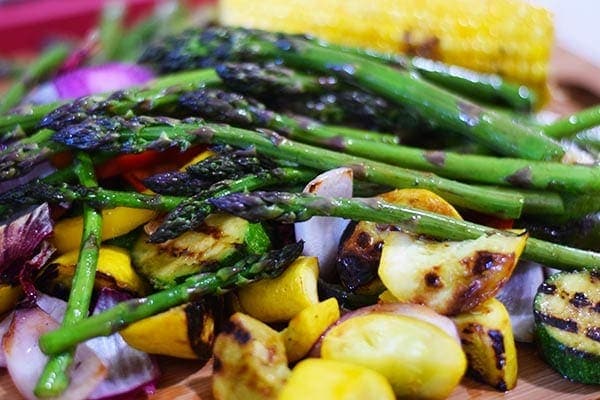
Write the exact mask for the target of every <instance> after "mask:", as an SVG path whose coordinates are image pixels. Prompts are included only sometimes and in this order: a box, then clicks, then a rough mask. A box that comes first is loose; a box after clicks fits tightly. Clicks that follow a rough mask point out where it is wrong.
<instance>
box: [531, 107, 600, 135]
mask: <svg viewBox="0 0 600 400" xmlns="http://www.w3.org/2000/svg"><path fill="white" fill-rule="evenodd" d="M595 126H600V105H598V106H594V107H590V108H586V109H585V110H582V111H579V112H576V113H575V114H571V115H569V116H567V117H564V118H561V119H559V120H558V121H555V122H553V123H551V124H549V125H546V126H544V127H543V128H542V129H543V130H544V133H545V134H546V135H548V136H550V137H552V138H554V139H565V138H569V137H571V136H573V135H575V134H576V133H579V132H581V131H584V130H586V129H590V128H593V127H595Z"/></svg>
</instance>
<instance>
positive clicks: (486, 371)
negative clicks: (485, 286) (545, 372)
mask: <svg viewBox="0 0 600 400" xmlns="http://www.w3.org/2000/svg"><path fill="white" fill-rule="evenodd" d="M452 319H453V320H454V322H455V323H456V327H457V329H458V333H459V335H460V338H461V341H462V343H463V349H464V350H465V353H466V354H467V359H468V360H469V370H470V371H471V373H472V374H473V375H474V376H475V378H477V379H479V380H481V381H483V382H485V383H488V384H490V385H492V386H493V387H495V388H497V389H498V390H501V391H506V390H510V389H512V388H514V387H515V385H516V384H517V369H518V363H517V349H516V346H515V339H514V337H513V332H512V326H511V324H510V317H509V315H508V311H507V310H506V308H505V307H504V305H503V304H502V303H501V302H500V301H499V300H496V299H494V298H491V299H489V300H487V301H486V302H484V303H483V304H481V305H480V306H478V307H476V308H475V309H473V310H471V311H469V312H466V313H462V314H459V315H457V316H455V317H453V318H452Z"/></svg>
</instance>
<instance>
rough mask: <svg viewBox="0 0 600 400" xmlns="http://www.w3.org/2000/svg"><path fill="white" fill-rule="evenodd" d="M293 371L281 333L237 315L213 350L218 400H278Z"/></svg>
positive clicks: (222, 333) (230, 321)
mask: <svg viewBox="0 0 600 400" xmlns="http://www.w3.org/2000/svg"><path fill="white" fill-rule="evenodd" d="M289 374H290V370H289V368H288V365H287V358H286V356H285V346H284V345H283V341H282V339H281V335H280V334H279V332H277V331H275V330H273V329H271V328H270V327H269V326H268V325H266V324H264V323H262V322H261V321H259V320H257V319H255V318H252V317H250V316H249V315H245V314H242V313H235V314H233V315H232V316H231V318H230V319H229V323H228V324H225V327H224V329H223V331H222V332H221V333H220V334H219V335H218V336H217V339H216V340H215V346H214V366H213V395H214V397H215V399H216V400H271V399H272V400H275V399H277V396H278V395H279V392H280V390H281V388H282V387H283V385H284V383H285V382H286V380H287V378H288V376H289Z"/></svg>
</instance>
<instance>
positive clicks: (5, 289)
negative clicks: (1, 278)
mask: <svg viewBox="0 0 600 400" xmlns="http://www.w3.org/2000/svg"><path fill="white" fill-rule="evenodd" d="M22 295H23V289H21V286H20V285H17V286H12V285H8V284H3V285H0V315H2V314H4V313H5V312H7V311H10V310H12V309H13V308H15V306H16V305H17V301H19V299H20V298H21V296H22Z"/></svg>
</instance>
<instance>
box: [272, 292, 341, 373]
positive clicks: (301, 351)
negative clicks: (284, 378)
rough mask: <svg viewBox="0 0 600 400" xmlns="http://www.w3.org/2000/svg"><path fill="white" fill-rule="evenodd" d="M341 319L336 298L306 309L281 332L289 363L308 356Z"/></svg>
mask: <svg viewBox="0 0 600 400" xmlns="http://www.w3.org/2000/svg"><path fill="white" fill-rule="evenodd" d="M339 318H340V308H339V306H338V302H337V300H336V299H335V298H329V299H327V300H325V301H322V302H320V303H317V304H314V305H312V306H309V307H306V308H305V309H304V310H302V311H300V312H299V313H298V314H297V315H296V316H295V317H294V318H292V319H291V320H290V323H289V324H288V326H287V328H285V329H284V330H283V331H282V332H281V336H282V338H283V343H284V344H285V350H286V353H287V358H288V361H289V362H296V361H298V360H300V359H301V358H302V357H304V356H306V355H307V354H308V353H309V351H310V349H311V348H312V347H313V345H314V344H315V343H316V342H317V341H318V340H319V338H320V337H321V335H322V334H323V332H325V330H327V328H329V326H331V325H332V324H333V323H334V322H335V321H337V320H338V319H339Z"/></svg>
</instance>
